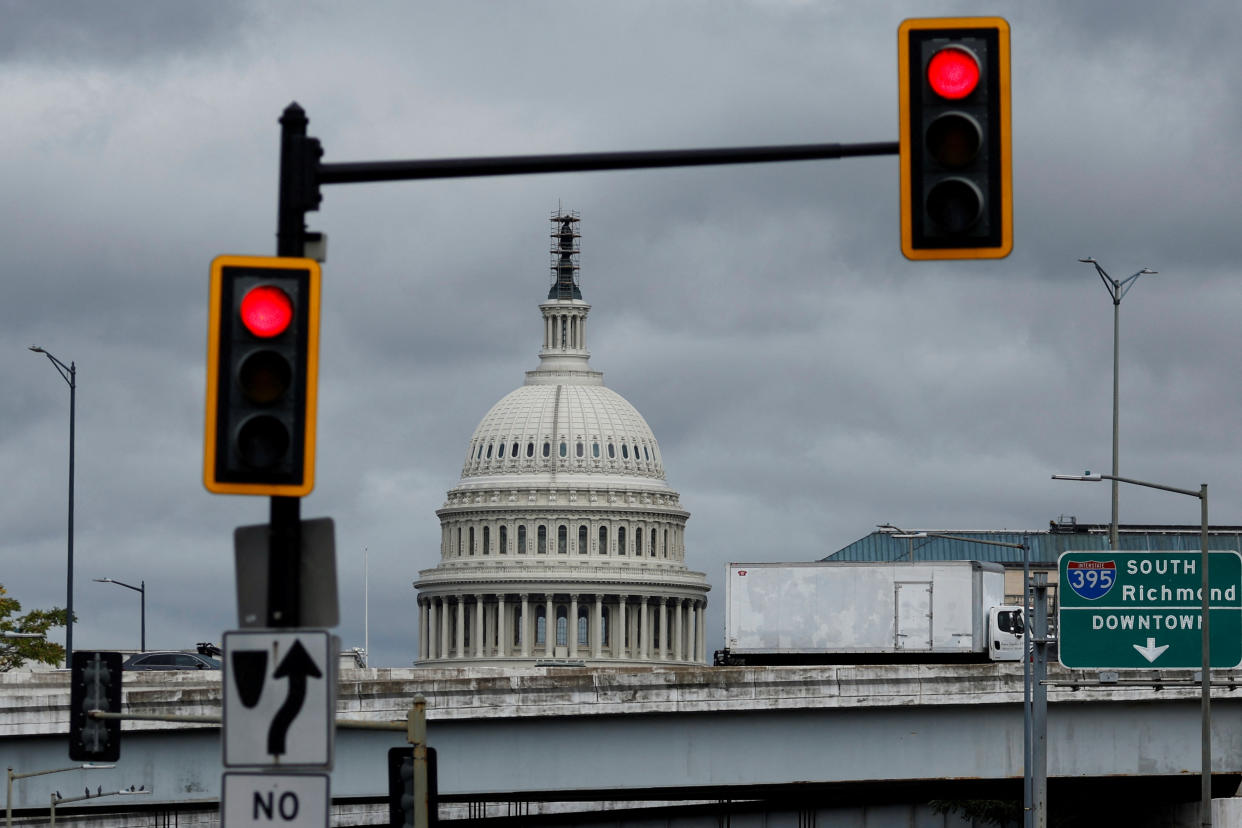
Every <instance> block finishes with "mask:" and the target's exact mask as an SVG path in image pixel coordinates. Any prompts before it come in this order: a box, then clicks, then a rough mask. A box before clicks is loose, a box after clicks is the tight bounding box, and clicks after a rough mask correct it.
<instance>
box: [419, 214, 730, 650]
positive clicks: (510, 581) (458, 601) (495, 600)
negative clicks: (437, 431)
mask: <svg viewBox="0 0 1242 828" xmlns="http://www.w3.org/2000/svg"><path fill="white" fill-rule="evenodd" d="M577 226H578V216H577V215H576V214H575V213H568V212H560V211H558V212H557V213H556V214H554V215H553V217H552V228H553V229H552V239H553V247H552V287H551V289H550V290H549V291H548V297H547V300H546V301H545V302H543V303H542V304H540V305H539V309H540V311H541V313H542V316H543V347H542V349H541V350H540V351H539V366H538V367H537V368H536V369H535V370H533V371H527V372H526V381H525V383H524V384H523V385H522V386H520V387H519V388H517V389H515V390H514V391H511V392H510V393H509V394H506V395H505V396H504V397H503V398H501V400H500V401H499V402H497V403H496V404H495V405H494V406H492V408H491V410H490V411H488V412H487V414H486V415H485V416H484V417H483V419H482V421H481V422H480V423H479V425H478V427H477V428H476V429H475V430H474V434H473V436H471V438H470V443H469V445H468V446H467V448H466V457H465V462H464V464H463V466H462V471H461V480H459V481H458V483H457V485H456V486H454V487H453V488H452V489H450V490H449V492H448V497H447V499H446V501H445V504H444V506H443V507H442V508H440V509H438V510H437V512H436V514H437V515H438V516H439V518H440V526H441V540H440V563H439V565H438V566H436V567H434V568H432V569H426V570H423V571H421V572H420V573H419V580H418V581H417V582H416V583H415V585H414V586H415V587H416V588H417V589H418V592H419V594H418V604H419V621H420V623H419V659H418V662H417V663H418V664H423V665H438V666H450V665H467V664H475V665H478V664H487V665H501V664H507V665H520V664H534V663H539V662H545V663H546V662H557V661H565V660H568V661H571V662H574V663H576V662H578V661H581V662H583V663H586V664H614V665H615V664H652V663H682V664H702V663H705V662H706V660H707V659H706V650H705V641H706V636H705V634H704V630H703V619H704V609H705V607H706V605H707V591H708V590H709V589H710V587H709V586H708V584H707V581H706V579H705V578H704V576H703V573H701V572H694V571H691V570H690V569H689V568H688V567H687V566H686V550H685V528H686V520H687V518H689V516H690V515H689V512H687V511H686V510H685V509H683V508H682V507H681V498H680V496H679V495H678V493H677V492H676V491H674V490H673V489H672V488H671V487H669V485H668V483H667V481H666V480H665V476H664V463H663V458H662V457H661V455H660V446H659V443H657V442H656V438H655V435H654V434H653V433H652V431H651V427H650V426H649V425H647V421H646V420H644V419H643V416H642V415H641V414H639V413H638V411H637V410H636V409H635V408H634V406H632V405H631V404H630V403H629V402H628V401H627V400H626V399H625V398H624V397H622V396H621V395H620V394H618V393H616V392H615V391H613V390H611V389H609V388H607V387H606V386H605V385H604V381H603V374H601V373H600V372H598V371H593V370H591V367H590V364H589V357H590V353H589V352H588V350H587V345H586V342H587V339H586V319H587V313H588V312H589V311H590V309H591V306H590V305H588V304H587V303H586V302H584V301H583V300H582V292H581V289H580V287H579V285H578V264H577V254H578V244H577V242H578V232H577Z"/></svg>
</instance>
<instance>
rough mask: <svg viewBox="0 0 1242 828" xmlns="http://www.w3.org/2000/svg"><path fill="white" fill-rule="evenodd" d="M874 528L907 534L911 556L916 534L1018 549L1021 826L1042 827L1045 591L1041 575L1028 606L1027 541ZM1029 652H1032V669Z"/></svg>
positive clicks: (1045, 764) (1045, 730)
mask: <svg viewBox="0 0 1242 828" xmlns="http://www.w3.org/2000/svg"><path fill="white" fill-rule="evenodd" d="M876 528H877V529H879V530H880V531H881V532H884V533H886V534H887V535H888V536H889V537H892V538H905V539H906V542H907V544H909V545H910V546H909V549H910V560H911V561H913V560H914V546H913V544H914V539H915V538H943V539H945V540H953V541H963V542H965V543H978V544H982V545H984V546H1005V547H1008V548H1010V549H1021V550H1022V626H1023V633H1022V824H1023V826H1024V828H1043V826H1046V825H1047V824H1048V821H1047V814H1048V749H1047V736H1048V694H1047V689H1046V688H1045V687H1044V685H1043V679H1044V676H1045V675H1046V674H1047V658H1048V652H1047V648H1046V645H1047V638H1048V631H1047V626H1048V625H1047V618H1048V616H1047V613H1048V608H1047V604H1046V603H1045V600H1044V599H1043V598H1042V597H1041V596H1044V595H1046V594H1047V587H1046V586H1045V584H1044V580H1043V579H1044V577H1045V576H1044V575H1043V574H1042V573H1041V575H1040V579H1039V580H1038V581H1037V589H1036V590H1035V594H1036V596H1037V600H1036V601H1035V607H1036V608H1038V611H1036V610H1035V609H1033V608H1032V606H1031V603H1032V602H1031V594H1032V590H1031V547H1030V544H1027V543H1009V542H1007V541H994V540H989V539H987V538H971V537H965V536H962V535H949V534H946V533H944V532H905V531H903V530H901V529H898V528H897V527H896V526H894V525H893V524H891V523H879V524H876ZM1032 655H1034V658H1035V664H1034V669H1035V673H1032V664H1031V660H1032V658H1031V657H1032Z"/></svg>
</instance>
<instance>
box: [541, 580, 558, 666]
mask: <svg viewBox="0 0 1242 828" xmlns="http://www.w3.org/2000/svg"><path fill="white" fill-rule="evenodd" d="M544 598H545V599H546V604H545V606H546V607H547V608H546V609H545V610H544V611H543V654H544V655H545V656H546V657H548V658H552V655H553V650H552V647H553V645H554V644H555V642H556V607H554V606H552V593H550V592H549V593H548V594H547V595H545V596H544Z"/></svg>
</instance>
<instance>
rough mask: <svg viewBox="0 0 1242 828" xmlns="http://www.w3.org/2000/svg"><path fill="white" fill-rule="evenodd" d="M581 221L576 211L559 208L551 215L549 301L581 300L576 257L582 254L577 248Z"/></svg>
mask: <svg viewBox="0 0 1242 828" xmlns="http://www.w3.org/2000/svg"><path fill="white" fill-rule="evenodd" d="M579 221H581V219H580V218H579V216H578V211H577V210H562V209H560V208H559V207H558V208H557V209H556V210H555V211H554V212H553V213H552V218H551V222H552V239H553V244H552V250H551V255H552V287H551V288H550V289H549V290H548V298H549V299H582V290H581V289H580V288H579V287H578V256H579V254H580V253H581V252H582V251H581V250H580V249H579V247H578V239H580V238H581V236H580V235H579V234H578V226H577V225H578V222H579Z"/></svg>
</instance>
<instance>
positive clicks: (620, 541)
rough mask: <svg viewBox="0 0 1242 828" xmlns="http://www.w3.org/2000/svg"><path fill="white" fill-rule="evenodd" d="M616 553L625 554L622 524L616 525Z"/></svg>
mask: <svg viewBox="0 0 1242 828" xmlns="http://www.w3.org/2000/svg"><path fill="white" fill-rule="evenodd" d="M617 554H618V555H624V554H625V527H624V526H618V527H617Z"/></svg>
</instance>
